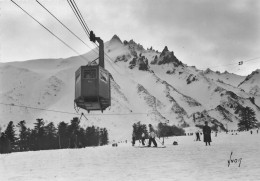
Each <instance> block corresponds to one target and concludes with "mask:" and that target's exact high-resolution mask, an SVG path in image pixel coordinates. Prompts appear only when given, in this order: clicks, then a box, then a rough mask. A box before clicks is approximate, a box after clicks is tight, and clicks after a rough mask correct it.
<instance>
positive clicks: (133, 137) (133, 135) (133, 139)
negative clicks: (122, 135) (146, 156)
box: [132, 131, 135, 146]
mask: <svg viewBox="0 0 260 181" xmlns="http://www.w3.org/2000/svg"><path fill="white" fill-rule="evenodd" d="M132 146H135V132H134V131H133V133H132Z"/></svg>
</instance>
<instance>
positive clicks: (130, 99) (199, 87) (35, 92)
mask: <svg viewBox="0 0 260 181" xmlns="http://www.w3.org/2000/svg"><path fill="white" fill-rule="evenodd" d="M96 52H97V50H94V51H90V52H88V53H87V54H84V55H83V56H84V57H85V58H86V59H88V61H86V60H85V59H83V58H82V57H79V56H78V57H70V58H67V59H39V60H30V61H24V62H10V63H1V64H0V75H1V76H0V87H1V88H0V102H1V103H4V104H12V105H13V106H8V105H3V104H0V115H1V116H0V125H1V126H2V127H3V128H5V126H6V124H7V123H8V122H9V121H14V122H15V123H17V122H19V121H21V120H25V121H26V122H27V125H28V126H32V124H33V123H34V122H35V120H36V118H43V119H44V120H45V121H46V122H48V121H53V122H54V123H56V124H57V123H59V122H61V121H65V122H69V121H70V120H71V119H72V118H73V117H75V116H79V115H77V114H76V112H75V110H74V89H75V88H74V84H75V83H74V79H75V77H74V75H75V71H76V70H77V69H78V68H79V67H80V66H82V65H86V64H87V63H88V62H90V61H92V60H94V59H96V58H97V54H96ZM105 52H106V54H107V55H108V56H109V57H110V58H108V57H107V56H106V57H105V59H106V61H105V68H106V69H107V70H108V71H109V72H110V73H111V75H112V77H113V80H112V82H111V93H112V106H111V107H110V108H109V109H107V110H105V111H104V113H103V114H102V113H101V112H91V113H90V114H87V113H86V112H85V114H86V115H87V118H88V120H82V121H81V124H82V126H83V127H84V126H85V127H87V126H89V125H96V126H100V127H106V128H107V129H108V131H109V136H110V140H113V139H117V140H118V139H122V140H125V139H127V138H129V137H130V135H131V131H132V130H131V129H132V124H133V123H135V122H138V121H141V122H142V123H144V124H148V123H151V124H154V125H157V124H158V123H159V122H165V123H169V124H175V125H178V126H182V127H187V126H188V127H190V128H195V127H196V126H199V125H203V124H204V121H205V120H207V121H209V122H210V125H215V126H216V128H217V129H219V130H220V129H224V128H226V127H228V128H229V129H236V128H237V121H238V115H237V113H236V109H237V107H239V106H249V107H252V108H253V109H254V111H255V112H256V116H257V119H258V120H260V109H259V106H260V96H259V94H258V89H259V87H257V84H256V83H258V82H259V79H260V78H259V74H257V73H255V74H253V75H252V76H251V77H249V78H248V80H245V81H243V80H244V78H245V77H242V76H238V75H235V74H229V73H224V74H219V73H216V72H212V71H209V70H207V71H201V70H198V69H196V67H189V66H187V65H185V64H184V63H183V62H181V61H180V60H179V59H178V58H177V55H175V54H174V52H172V51H170V50H168V48H167V47H165V48H164V50H163V51H162V52H158V51H156V50H153V49H147V50H145V49H144V48H143V46H142V45H140V44H138V43H136V42H135V41H133V40H130V41H123V42H122V41H121V40H120V38H119V37H118V36H116V35H115V36H114V37H113V38H112V39H111V40H110V41H108V42H106V43H105ZM258 72H259V70H258ZM242 81H243V82H242ZM239 82H242V83H241V84H239ZM238 84H239V87H237V86H238ZM249 85H250V86H251V85H254V86H256V88H254V86H253V87H252V88H251V87H250V86H249ZM258 85H259V84H258ZM248 86H249V87H250V88H249V89H246V88H247V87H248ZM253 90H255V91H253ZM250 97H254V98H255V103H252V101H250V99H249V98H250ZM16 105H19V106H26V107H18V106H16ZM28 107H33V108H39V109H32V108H28ZM46 109H47V110H52V111H47V110H46ZM83 112H84V110H83Z"/></svg>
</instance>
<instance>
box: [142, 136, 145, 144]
mask: <svg viewBox="0 0 260 181" xmlns="http://www.w3.org/2000/svg"><path fill="white" fill-rule="evenodd" d="M142 145H143V146H144V145H145V134H144V133H142Z"/></svg>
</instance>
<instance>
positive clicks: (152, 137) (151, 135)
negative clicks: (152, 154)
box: [148, 124, 157, 147]
mask: <svg viewBox="0 0 260 181" xmlns="http://www.w3.org/2000/svg"><path fill="white" fill-rule="evenodd" d="M152 142H153V144H154V147H157V143H156V141H155V131H154V129H153V127H152V125H151V124H149V143H148V147H150V146H151V143H152Z"/></svg>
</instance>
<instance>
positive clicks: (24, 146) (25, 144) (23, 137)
mask: <svg viewBox="0 0 260 181" xmlns="http://www.w3.org/2000/svg"><path fill="white" fill-rule="evenodd" d="M25 124H26V123H25V120H23V121H20V122H19V123H18V125H17V127H18V128H19V132H20V133H19V147H20V151H25V150H28V149H29V136H30V133H29V131H28V129H27V127H26V126H25Z"/></svg>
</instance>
